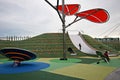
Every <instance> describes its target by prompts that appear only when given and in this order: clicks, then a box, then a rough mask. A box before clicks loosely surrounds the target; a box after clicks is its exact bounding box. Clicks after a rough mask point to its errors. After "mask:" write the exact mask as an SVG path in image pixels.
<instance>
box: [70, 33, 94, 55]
mask: <svg viewBox="0 0 120 80" xmlns="http://www.w3.org/2000/svg"><path fill="white" fill-rule="evenodd" d="M68 35H69V38H70V40H71V41H72V43H73V44H74V46H75V47H76V48H77V49H78V50H80V51H81V52H84V53H86V54H93V55H96V49H94V48H92V47H91V46H90V45H89V44H88V43H87V42H86V41H85V40H84V38H83V37H82V35H81V33H78V32H77V33H73V32H70V31H68ZM79 44H80V46H79Z"/></svg>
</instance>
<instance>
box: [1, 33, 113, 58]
mask: <svg viewBox="0 0 120 80" xmlns="http://www.w3.org/2000/svg"><path fill="white" fill-rule="evenodd" d="M83 37H84V38H85V40H86V41H87V42H88V43H89V44H90V45H91V46H93V47H94V48H96V49H100V50H105V49H110V48H109V47H108V46H106V45H104V44H102V43H100V42H97V41H96V40H94V39H93V38H91V37H89V36H86V35H83ZM62 39H63V36H62V34H61V33H46V34H42V35H38V36H35V37H32V38H29V39H26V40H22V41H7V40H6V41H5V40H4V41H3V40H0V49H2V48H5V47H17V48H23V49H27V50H30V51H32V52H35V53H36V54H37V56H38V57H62V53H63V43H62V41H63V40H62ZM68 47H71V48H72V49H73V50H74V51H75V52H76V53H78V56H84V55H85V54H83V53H82V52H80V51H79V50H77V49H76V48H75V47H74V45H73V44H72V42H71V41H70V39H69V37H68V35H67V34H66V49H67V48H68ZM110 50H112V49H110ZM66 54H67V56H68V57H71V56H70V53H69V52H67V50H66ZM72 57H73V56H72Z"/></svg>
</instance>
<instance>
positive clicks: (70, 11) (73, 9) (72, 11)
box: [57, 4, 80, 16]
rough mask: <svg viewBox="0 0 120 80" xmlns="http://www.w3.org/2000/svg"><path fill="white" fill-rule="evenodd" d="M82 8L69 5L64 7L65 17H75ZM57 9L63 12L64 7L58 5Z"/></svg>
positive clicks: (77, 5)
mask: <svg viewBox="0 0 120 80" xmlns="http://www.w3.org/2000/svg"><path fill="white" fill-rule="evenodd" d="M79 8H80V5H79V4H67V5H64V14H65V15H68V16H69V15H73V14H75V13H77V12H78V10H79ZM57 9H58V10H59V11H60V12H62V5H58V7H57Z"/></svg>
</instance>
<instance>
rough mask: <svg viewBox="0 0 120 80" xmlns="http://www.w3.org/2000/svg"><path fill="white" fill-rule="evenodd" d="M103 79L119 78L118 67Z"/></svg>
mask: <svg viewBox="0 0 120 80" xmlns="http://www.w3.org/2000/svg"><path fill="white" fill-rule="evenodd" d="M105 80H120V68H119V69H116V70H114V71H113V72H112V73H110V74H109V75H108V76H107V77H106V78H105Z"/></svg>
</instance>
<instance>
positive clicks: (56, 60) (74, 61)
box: [50, 58, 82, 63]
mask: <svg viewBox="0 0 120 80" xmlns="http://www.w3.org/2000/svg"><path fill="white" fill-rule="evenodd" d="M50 61H51V62H56V63H80V62H81V61H82V60H81V59H72V58H70V59H68V60H59V59H53V60H50Z"/></svg>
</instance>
